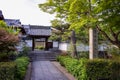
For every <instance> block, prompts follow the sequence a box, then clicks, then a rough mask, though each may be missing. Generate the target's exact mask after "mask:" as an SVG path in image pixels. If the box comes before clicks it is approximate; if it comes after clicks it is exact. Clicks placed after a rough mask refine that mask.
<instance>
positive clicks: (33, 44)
mask: <svg viewBox="0 0 120 80" xmlns="http://www.w3.org/2000/svg"><path fill="white" fill-rule="evenodd" d="M34 48H35V39H34V37H32V51H34Z"/></svg>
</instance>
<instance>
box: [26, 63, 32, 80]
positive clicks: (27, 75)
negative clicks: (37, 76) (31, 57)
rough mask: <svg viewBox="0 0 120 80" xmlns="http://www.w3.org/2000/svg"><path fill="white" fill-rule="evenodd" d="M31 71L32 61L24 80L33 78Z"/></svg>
mask: <svg viewBox="0 0 120 80" xmlns="http://www.w3.org/2000/svg"><path fill="white" fill-rule="evenodd" d="M31 73H32V64H31V62H30V63H29V65H28V67H27V72H26V75H25V79H24V80H31Z"/></svg>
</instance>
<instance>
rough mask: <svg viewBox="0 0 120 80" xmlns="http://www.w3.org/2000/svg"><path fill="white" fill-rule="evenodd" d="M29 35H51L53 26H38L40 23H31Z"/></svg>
mask: <svg viewBox="0 0 120 80" xmlns="http://www.w3.org/2000/svg"><path fill="white" fill-rule="evenodd" d="M29 26H30V28H29V29H30V30H29V33H28V34H29V35H33V36H50V35H51V27H50V26H38V25H29Z"/></svg>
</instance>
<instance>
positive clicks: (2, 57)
mask: <svg viewBox="0 0 120 80" xmlns="http://www.w3.org/2000/svg"><path fill="white" fill-rule="evenodd" d="M17 54H18V53H17V52H15V51H10V52H0V62H3V61H4V62H6V61H11V60H15V58H16V56H17Z"/></svg>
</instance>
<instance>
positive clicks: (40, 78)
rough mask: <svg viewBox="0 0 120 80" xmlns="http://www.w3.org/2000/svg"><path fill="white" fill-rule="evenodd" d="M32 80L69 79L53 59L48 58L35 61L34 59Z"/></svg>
mask: <svg viewBox="0 0 120 80" xmlns="http://www.w3.org/2000/svg"><path fill="white" fill-rule="evenodd" d="M37 56H38V54H37ZM44 58H45V57H44ZM31 80H68V78H67V77H66V76H65V75H64V74H63V73H62V72H60V71H59V70H58V69H57V68H56V67H55V66H54V65H53V64H52V62H51V61H49V60H46V59H43V60H41V59H40V60H38V59H37V60H36V61H35V59H34V61H33V62H32V74H31Z"/></svg>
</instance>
